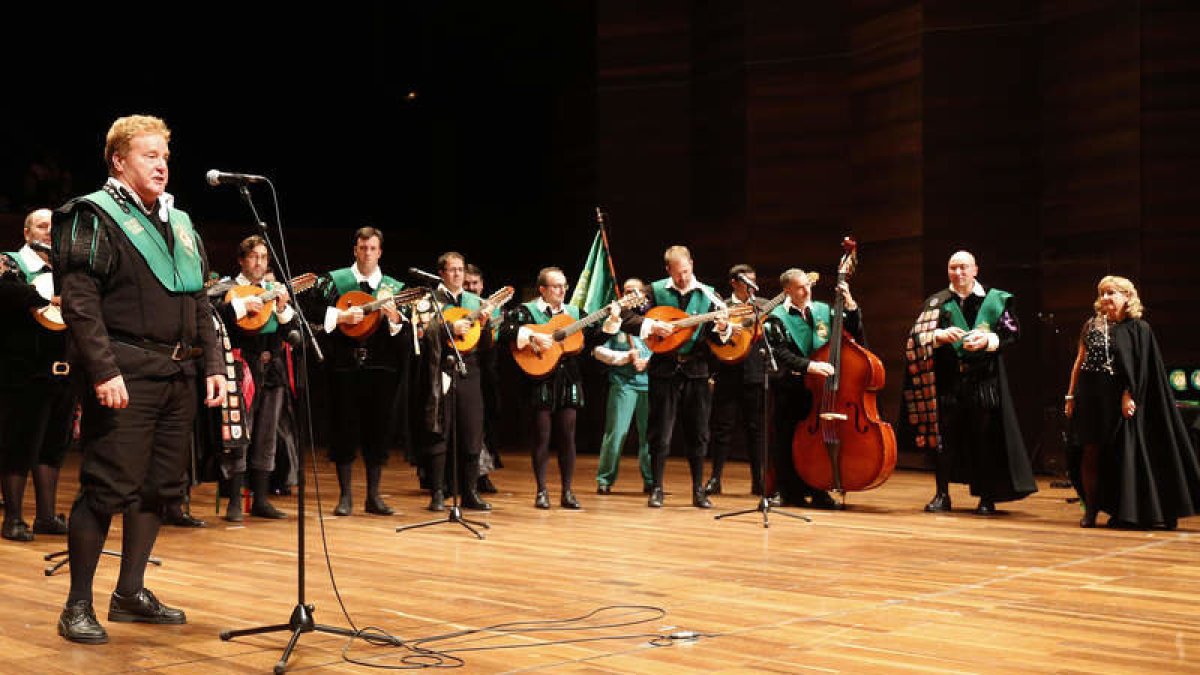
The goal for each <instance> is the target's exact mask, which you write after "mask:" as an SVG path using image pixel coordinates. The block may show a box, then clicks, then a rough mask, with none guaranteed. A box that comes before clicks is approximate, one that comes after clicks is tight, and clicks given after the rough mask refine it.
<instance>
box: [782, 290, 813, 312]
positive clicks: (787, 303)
mask: <svg viewBox="0 0 1200 675" xmlns="http://www.w3.org/2000/svg"><path fill="white" fill-rule="evenodd" d="M793 307H795V308H796V309H798V310H800V313H801V314H803V313H804V310H806V309H808V308H809V307H812V299H811V298H810V299H809V301H808V302H807V303H805V305H804V306H803V307H796V305H794V304H792V296H790V295H789V296H787V297H786V298H784V299H783V311H785V312H790V311H792V308H793Z"/></svg>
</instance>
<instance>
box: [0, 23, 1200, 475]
mask: <svg viewBox="0 0 1200 675" xmlns="http://www.w3.org/2000/svg"><path fill="white" fill-rule="evenodd" d="M45 7H46V8H45V9H32V10H30V9H25V10H21V11H22V12H23V13H24V14H23V16H16V15H14V16H13V17H12V18H11V19H10V20H8V21H6V25H5V28H4V29H3V32H4V33H5V35H4V36H3V38H4V39H3V40H0V56H2V57H3V58H2V61H0V63H3V69H4V73H5V75H4V81H3V86H4V89H5V91H6V93H7V95H6V96H5V98H4V105H3V108H4V109H3V112H2V113H0V114H3V115H4V120H3V121H4V123H3V124H2V125H0V162H2V166H0V172H2V173H0V211H8V214H7V216H5V215H3V214H0V219H2V220H3V222H6V223H9V224H8V225H5V226H4V229H3V230H2V231H3V232H7V233H10V234H8V235H4V236H3V240H2V241H0V244H3V245H4V246H8V245H10V243H15V242H16V241H18V236H19V235H18V233H19V227H18V226H17V225H15V223H17V222H19V219H20V217H21V215H22V213H23V211H24V209H25V208H27V207H28V206H35V205H40V203H39V202H45V201H53V200H54V199H55V198H56V197H55V196H54V193H53V191H47V190H46V189H45V186H43V187H42V194H32V195H31V194H29V191H28V190H27V189H26V188H25V186H24V184H23V183H24V179H25V176H26V174H27V173H28V171H29V167H30V165H31V163H33V162H35V161H39V160H40V159H41V158H42V157H45V156H49V157H53V158H56V161H57V162H58V163H59V165H60V166H61V167H62V168H63V169H66V170H68V171H69V172H70V174H71V177H72V179H73V185H72V186H71V190H69V192H73V193H76V192H86V191H90V190H92V189H94V188H95V186H97V185H98V184H99V182H100V181H101V180H102V178H103V164H102V161H101V157H100V154H101V147H102V144H103V134H104V132H105V130H106V129H107V127H108V125H109V124H110V123H111V121H112V120H113V119H114V118H115V117H117V116H120V115H124V114H129V113H133V112H146V113H151V114H156V115H160V116H162V117H163V118H164V119H166V120H167V122H168V124H170V125H171V127H172V129H173V132H174V136H173V139H172V152H173V157H172V174H173V178H172V182H171V188H170V189H171V191H172V192H174V193H175V194H176V195H177V196H178V198H179V203H180V205H181V206H182V207H183V208H185V209H187V210H189V211H191V212H192V214H193V216H194V218H195V220H196V221H197V222H198V223H199V224H200V227H201V230H202V233H203V234H204V235H205V238H206V241H207V242H208V244H209V248H210V252H211V257H212V260H213V263H214V266H216V267H217V268H220V269H223V270H226V271H228V270H232V269H233V268H234V266H235V263H234V259H233V247H234V246H235V244H236V242H237V240H239V239H240V238H241V237H243V236H245V235H246V234H249V233H250V230H249V219H248V216H247V213H246V210H245V208H244V206H243V205H242V204H241V203H240V201H239V200H238V198H237V194H236V191H235V190H234V189H232V188H227V187H225V188H209V187H207V186H206V185H205V184H204V183H203V179H202V177H203V173H204V171H205V170H207V169H210V168H219V169H222V170H226V171H242V172H250V173H261V174H266V175H268V176H270V177H271V178H272V179H273V180H274V181H275V183H276V185H277V186H278V189H279V196H280V201H281V204H282V207H283V211H284V213H283V215H284V218H283V219H284V222H285V226H286V227H287V229H288V232H289V248H290V250H291V252H292V256H291V257H292V261H293V265H294V266H296V267H297V268H303V269H314V270H324V269H328V268H330V267H334V266H342V265H345V264H347V263H348V262H349V261H350V248H351V241H350V239H351V232H352V230H353V229H354V228H355V227H358V226H360V225H364V224H372V225H376V226H378V227H381V228H383V229H384V231H385V232H386V235H387V236H386V241H385V254H384V259H383V265H384V267H385V269H387V270H389V271H393V272H395V271H398V270H400V269H402V268H404V267H407V266H409V265H419V266H427V267H430V266H432V265H433V261H434V258H435V257H436V255H437V254H438V253H439V252H441V251H444V250H447V249H456V250H460V251H462V252H464V253H465V254H466V255H467V257H468V258H469V259H470V260H471V261H473V262H476V263H477V264H479V265H481V266H482V267H483V268H484V269H485V270H486V271H487V273H488V277H489V287H491V286H495V285H497V284H499V283H513V284H514V285H517V286H526V287H527V286H529V285H530V284H531V282H532V279H533V277H534V275H535V273H536V271H537V269H538V268H540V267H542V266H544V265H550V264H554V265H561V266H562V267H564V268H565V269H566V270H567V271H568V275H569V276H571V277H574V276H576V275H577V273H578V270H579V268H580V267H581V265H582V263H583V258H584V255H585V253H586V247H587V245H588V244H589V243H590V241H591V237H592V235H593V234H594V231H595V225H594V223H593V222H592V212H593V209H594V207H595V206H596V205H597V204H601V205H604V206H605V207H607V209H608V211H609V214H610V221H609V222H610V224H611V226H612V246H613V255H614V258H615V261H616V265H617V269H618V272H619V273H620V274H637V275H640V276H644V277H647V278H651V279H652V278H657V277H660V276H661V272H660V270H661V269H662V268H661V262H660V261H661V253H662V251H663V249H664V248H666V246H668V245H670V244H673V243H684V244H687V245H689V246H690V247H691V248H692V251H693V253H694V254H695V257H696V263H697V272H698V275H699V276H700V277H701V278H702V279H704V280H707V281H708V282H709V283H713V284H714V285H717V286H718V287H723V286H724V284H723V274H724V271H725V270H726V269H727V268H728V267H729V266H730V265H732V264H734V263H737V262H751V263H752V264H754V265H755V266H757V267H758V269H759V276H760V278H763V279H767V280H768V281H770V280H771V279H773V278H774V277H775V276H776V275H778V273H779V272H781V271H782V270H783V269H785V268H787V267H790V266H800V267H804V268H806V269H815V270H817V271H820V272H822V273H823V275H824V279H823V280H822V282H821V284H819V286H818V289H817V292H816V293H817V296H818V297H819V298H825V299H828V298H829V294H830V291H829V288H830V287H829V283H830V281H831V278H832V271H833V268H834V265H835V263H836V262H837V258H838V253H839V247H838V244H839V241H840V239H841V238H842V237H843V236H844V235H846V234H854V235H855V236H856V237H857V238H858V239H859V240H860V242H861V249H860V250H861V257H862V262H861V267H860V270H859V272H858V274H857V276H856V277H855V279H854V280H853V284H854V288H855V294H856V296H857V297H858V299H859V301H860V303H861V304H862V305H863V306H864V308H865V312H866V318H867V322H868V324H867V325H868V337H869V341H870V344H871V346H872V348H873V349H874V351H876V353H878V354H879V355H880V356H881V357H882V358H883V359H884V361H885V363H886V364H887V365H888V376H889V385H888V387H887V389H886V390H885V391H884V392H883V393H882V401H881V407H882V409H883V410H884V412H885V416H887V417H890V418H894V416H895V411H896V410H897V409H898V392H899V376H900V371H901V352H900V345H901V343H902V341H903V337H904V334H905V332H906V331H907V329H908V327H909V325H910V324H911V321H912V319H913V318H914V316H915V314H916V310H917V307H918V305H919V303H920V301H921V299H922V298H924V297H925V296H926V295H928V294H929V293H930V292H932V291H933V290H936V289H937V288H939V287H941V286H943V285H944V284H945V283H946V279H945V272H944V270H945V261H946V259H947V258H948V257H949V255H950V254H951V253H952V252H953V251H955V250H956V249H959V248H967V249H970V250H972V251H974V252H975V253H976V255H977V257H978V259H979V263H980V268H981V273H980V278H981V280H982V281H983V282H984V283H986V284H989V285H997V286H1000V287H1002V288H1005V289H1007V290H1010V291H1012V292H1014V293H1015V294H1016V296H1017V305H1016V306H1017V309H1018V313H1019V316H1020V319H1021V322H1022V324H1023V329H1024V336H1023V339H1022V341H1021V342H1020V343H1019V345H1018V346H1017V347H1016V348H1015V349H1014V350H1012V353H1011V354H1010V357H1009V367H1010V372H1011V376H1012V381H1013V388H1014V391H1015V392H1016V393H1017V394H1018V400H1019V407H1020V411H1019V412H1020V416H1021V419H1022V424H1023V427H1024V431H1025V434H1026V437H1027V440H1028V441H1029V443H1030V447H1031V450H1033V451H1034V452H1037V453H1038V455H1039V456H1038V458H1037V462H1038V464H1039V466H1040V468H1043V469H1047V470H1057V468H1058V466H1057V464H1056V463H1057V462H1058V459H1057V457H1056V456H1054V454H1055V453H1057V451H1058V445H1059V444H1058V442H1057V435H1056V432H1057V429H1058V425H1059V423H1060V420H1058V419H1057V416H1056V412H1055V411H1056V410H1057V409H1058V407H1059V404H1060V402H1061V396H1062V394H1063V393H1064V391H1065V386H1066V384H1065V381H1066V376H1067V374H1068V369H1069V367H1070V360H1071V358H1072V356H1073V349H1074V340H1075V337H1076V334H1077V331H1078V327H1079V325H1080V323H1081V321H1082V320H1083V319H1084V318H1085V317H1086V316H1087V314H1088V312H1089V307H1090V303H1091V301H1092V299H1093V297H1094V289H1095V283H1096V281H1097V280H1098V279H1099V277H1100V276H1102V275H1104V274H1109V273H1114V274H1121V275H1124V276H1128V277H1130V278H1132V279H1133V280H1134V282H1135V283H1137V284H1138V286H1139V289H1140V291H1141V293H1142V296H1143V299H1144V301H1145V304H1146V305H1147V307H1148V311H1147V315H1146V318H1147V319H1148V320H1149V321H1150V322H1151V323H1152V324H1153V325H1154V327H1155V329H1156V331H1157V333H1158V336H1159V340H1160V341H1161V343H1162V346H1163V348H1164V351H1165V353H1166V355H1167V357H1168V359H1169V360H1170V361H1172V362H1176V363H1192V364H1195V363H1200V343H1198V341H1197V340H1196V338H1195V336H1196V335H1197V332H1198V329H1200V318H1197V317H1198V316H1200V315H1198V313H1197V311H1196V306H1195V305H1196V303H1195V295H1196V293H1195V292H1196V290H1197V283H1196V282H1197V273H1196V261H1197V259H1198V258H1200V237H1197V227H1196V224H1195V223H1196V214H1197V211H1198V207H1200V191H1198V190H1197V189H1196V176H1197V175H1200V3H1195V2H1190V1H1187V0H1175V1H1166V0H1140V1H1135V0H1108V1H1102V0H988V1H971V0H959V1H956V2H951V1H949V0H849V1H838V2H834V1H824V2H815V1H782V0H777V1H774V2H767V1H765V0H712V1H709V2H700V1H698V0H656V1H654V2H646V1H644V0H642V1H639V0H604V2H598V1H571V0H561V1H553V0H532V1H527V2H519V3H494V2H429V1H427V0H426V1H424V2H388V3H364V2H341V3H336V4H333V5H325V6H322V7H321V9H320V11H316V12H311V13H298V12H295V11H290V10H269V9H266V8H260V7H256V6H255V5H254V4H253V3H240V4H234V3H221V2H217V3H207V4H206V5H204V6H202V7H201V6H195V7H192V6H186V8H184V6H180V7H179V8H173V9H171V10H169V11H168V10H164V11H167V13H165V14H159V13H146V12H142V13H140V14H139V12H138V6H137V5H132V4H122V5H121V6H120V8H119V9H116V10H109V11H107V12H105V11H102V10H100V9H90V10H86V9H85V10H78V9H76V10H68V9H66V8H60V7H58V6H54V7H51V6H50V5H49V4H48V3H45ZM163 7H166V5H163ZM118 19H119V20H120V21H121V22H122V23H121V24H120V25H119V26H118V25H117V24H116V23H115V21H116V20H118ZM410 92H413V93H415V97H410V96H409V94H410ZM256 194H260V195H261V198H260V200H259V205H260V207H261V208H265V207H266V205H267V203H268V202H267V198H266V193H265V192H262V191H260V190H259V189H256ZM31 202H33V203H31ZM10 240H11V242H10ZM767 286H768V287H767V288H765V289H764V290H765V291H767V292H774V290H775V289H776V287H777V284H773V283H768V284H767ZM596 408H598V406H593V409H594V410H595V409H596ZM903 461H905V462H907V463H909V464H915V463H919V458H913V457H908V458H903Z"/></svg>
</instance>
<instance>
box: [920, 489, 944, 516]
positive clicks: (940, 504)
mask: <svg viewBox="0 0 1200 675" xmlns="http://www.w3.org/2000/svg"><path fill="white" fill-rule="evenodd" d="M949 510H950V495H949V494H947V493H945V492H939V493H937V494H935V495H934V496H933V499H930V500H929V503H928V504H926V505H925V512H926V513H945V512H947V511H949Z"/></svg>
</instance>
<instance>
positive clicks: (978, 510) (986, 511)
mask: <svg viewBox="0 0 1200 675" xmlns="http://www.w3.org/2000/svg"><path fill="white" fill-rule="evenodd" d="M975 515H977V516H994V515H996V504H995V503H994V502H993V501H992V500H990V499H980V500H979V506H976V507H975Z"/></svg>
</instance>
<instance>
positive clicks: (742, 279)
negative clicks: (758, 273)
mask: <svg viewBox="0 0 1200 675" xmlns="http://www.w3.org/2000/svg"><path fill="white" fill-rule="evenodd" d="M737 280H738V281H740V282H742V283H743V284H746V285H747V286H749V287H750V290H752V291H754V292H755V293H757V292H758V284H756V283H754V282H753V281H751V280H750V277H748V276H746V275H745V273H743V272H738V273H737Z"/></svg>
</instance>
